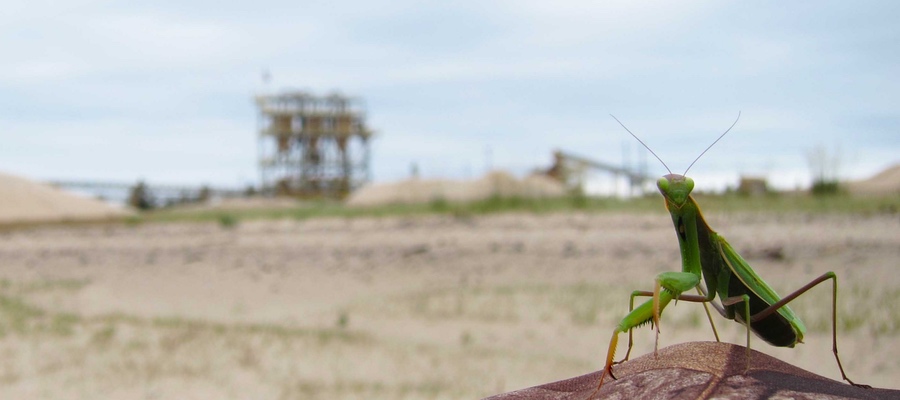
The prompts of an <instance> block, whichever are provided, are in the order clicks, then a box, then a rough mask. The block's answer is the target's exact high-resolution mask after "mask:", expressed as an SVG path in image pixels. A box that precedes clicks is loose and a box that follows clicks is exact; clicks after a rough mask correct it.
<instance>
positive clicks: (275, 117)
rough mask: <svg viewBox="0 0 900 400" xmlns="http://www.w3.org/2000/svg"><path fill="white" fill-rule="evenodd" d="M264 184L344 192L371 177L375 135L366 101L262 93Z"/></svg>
mask: <svg viewBox="0 0 900 400" xmlns="http://www.w3.org/2000/svg"><path fill="white" fill-rule="evenodd" d="M256 104H257V107H258V108H259V119H258V128H259V140H258V152H259V167H260V178H261V180H262V185H263V190H264V191H266V192H270V193H271V192H274V193H276V194H285V195H292V196H300V197H327V198H343V197H344V196H346V195H347V194H348V193H349V192H350V191H352V190H353V189H356V188H357V187H359V186H360V185H362V184H363V183H365V182H367V181H369V179H370V176H369V152H370V148H369V139H370V138H371V137H372V131H370V130H369V129H368V128H367V127H366V124H365V112H364V110H363V107H362V104H361V101H359V100H357V99H353V98H350V97H346V96H342V95H340V94H338V93H333V94H330V95H327V96H324V97H316V96H313V95H311V94H309V93H306V92H300V91H291V92H283V93H280V94H275V95H261V96H256Z"/></svg>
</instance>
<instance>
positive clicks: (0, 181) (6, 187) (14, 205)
mask: <svg viewBox="0 0 900 400" xmlns="http://www.w3.org/2000/svg"><path fill="white" fill-rule="evenodd" d="M130 214H131V212H130V211H128V210H127V209H125V208H117V207H115V206H113V205H110V204H107V203H105V202H103V201H100V200H95V199H89V198H85V197H81V196H78V195H76V194H73V193H69V192H66V191H64V190H61V189H57V188H54V187H52V186H49V185H44V184H40V183H36V182H32V181H30V180H27V179H24V178H20V177H17V176H13V175H9V174H4V173H0V224H17V223H33V222H62V221H89V220H104V219H112V218H120V217H124V216H127V215H130Z"/></svg>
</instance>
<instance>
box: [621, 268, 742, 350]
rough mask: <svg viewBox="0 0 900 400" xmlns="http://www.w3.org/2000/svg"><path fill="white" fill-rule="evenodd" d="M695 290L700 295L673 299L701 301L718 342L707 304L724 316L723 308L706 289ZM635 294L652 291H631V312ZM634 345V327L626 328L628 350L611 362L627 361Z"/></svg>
mask: <svg viewBox="0 0 900 400" xmlns="http://www.w3.org/2000/svg"><path fill="white" fill-rule="evenodd" d="M697 292H698V293H700V296H695V295H689V294H682V295H680V296H678V297H677V298H675V301H676V302H678V301H679V300H681V301H689V302H692V303H703V308H704V309H705V310H706V317H707V319H709V325H710V326H711V327H712V330H713V335H714V336H715V337H716V341H717V342H719V341H720V340H719V333H718V332H717V331H716V325H715V323H713V319H712V315H711V314H710V312H709V307H707V304H712V306H713V308H715V309H716V311H718V312H719V315H721V316H723V317H725V310H724V309H722V307H721V306H719V305H718V304H716V303H714V302H713V301H712V300H713V299H714V298H715V295H712V296H709V295H708V294H707V293H706V291H705V290H704V289H703V288H702V287H701V286H699V285H698V286H697ZM637 296H645V297H653V292H649V291H646V290H635V291H634V292H631V299H630V301H629V303H628V311H629V312H631V311H633V310H634V298H635V297H637ZM633 347H634V329H629V330H628V351H626V352H625V357H624V358H622V359H621V360H619V361H616V362H614V363H613V364H621V363H623V362H625V361H628V360H629V358H630V356H631V349H632V348H633Z"/></svg>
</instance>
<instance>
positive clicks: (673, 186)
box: [610, 111, 741, 208]
mask: <svg viewBox="0 0 900 400" xmlns="http://www.w3.org/2000/svg"><path fill="white" fill-rule="evenodd" d="M610 116H611V117H613V119H615V120H616V122H618V123H619V125H622V128H625V131H627V132H628V133H629V134H631V136H633V137H634V138H635V139H637V141H638V142H640V143H641V145H643V146H644V148H646V149H647V150H649V151H650V154H653V156H654V157H656V159H657V160H659V162H660V163H662V165H663V166H664V167H666V170H667V171H669V174H668V175H664V176H663V177H662V178H659V180H658V181H656V187H658V188H659V192H660V193H662V195H663V197H665V198H666V204H667V205H669V204H671V205H673V206H675V207H679V208H680V207H681V206H683V205H684V203H685V202H687V200H688V198H689V197H690V196H691V191H692V190H694V180H693V179H691V178H688V177H686V176H685V175H687V173H688V171H690V170H691V167H693V166H694V163H696V162H697V160H699V159H700V157H703V155H704V154H706V152H707V151H708V150H709V149H711V148H712V147H713V146H715V144H716V143H718V142H719V140H721V139H722V138H723V137H724V136H725V134H727V133H728V132H729V131H731V128H734V126H735V125H737V122H738V120H739V119H741V113H740V111H738V115H737V118H735V120H734V122H733V123H732V124H731V126H729V127H728V129H726V130H725V132H724V133H722V134H721V135H719V137H718V138H717V139H716V140H715V141H713V142H712V144H710V145H709V147H707V148H706V150H703V152H702V153H700V155H699V156H697V158H695V159H694V161H693V162H692V163H691V165H688V167H687V169H686V170H684V174H683V175H678V174H673V173H672V170H671V169H669V166H668V165H666V163H665V162H664V161H663V160H662V158H659V156H658V155H656V153H654V152H653V150H651V149H650V146H647V144H645V143H644V141H643V140H641V138H639V137H637V135H635V134H634V133H631V131H630V130H629V129H628V128H627V127H626V126H625V124H623V123H622V122H621V121H619V119H618V118H616V116H615V115H612V114H610Z"/></svg>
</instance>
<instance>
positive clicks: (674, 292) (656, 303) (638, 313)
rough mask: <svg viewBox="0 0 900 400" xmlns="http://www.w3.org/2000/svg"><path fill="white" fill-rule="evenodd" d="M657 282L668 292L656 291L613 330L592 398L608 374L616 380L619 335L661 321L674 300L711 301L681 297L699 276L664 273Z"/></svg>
mask: <svg viewBox="0 0 900 400" xmlns="http://www.w3.org/2000/svg"><path fill="white" fill-rule="evenodd" d="M656 282H657V286H661V287H664V288H665V289H666V290H654V292H653V298H652V299H650V300H648V301H646V302H644V303H643V304H641V305H640V306H639V307H638V308H636V309H634V310H633V311H631V312H630V313H628V315H626V316H625V318H623V319H622V321H621V322H619V325H617V326H616V328H615V330H613V335H612V339H610V341H609V349H608V350H607V353H606V365H605V366H604V368H603V372H602V373H601V374H600V382H599V383H598V384H597V389H596V390H594V393H593V394H591V397H592V398H593V396H594V394H596V393H597V392H598V391H599V390H600V388H601V387H602V386H603V380H604V378H605V377H606V374H609V376H611V377H612V378H613V379H615V376H614V375H613V374H612V366H613V364H614V363H613V358H615V352H616V345H617V344H618V340H619V333H622V332H626V331H629V330H631V329H632V328H635V327H637V326H640V325H643V324H645V323H647V322H651V321H654V320H655V321H659V315H660V314H661V313H662V310H663V309H665V307H666V306H667V305H668V304H669V302H670V301H672V299H675V298H678V299H683V300H693V301H701V302H702V301H709V300H708V299H706V298H704V297H701V296H696V295H681V293H682V292H684V291H686V290H690V289H691V288H694V287H696V286H697V284H699V283H700V276H699V275H695V274H692V273H689V272H663V273H660V274H658V275H657V276H656ZM656 326H657V327H658V326H659V323H658V322H656Z"/></svg>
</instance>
